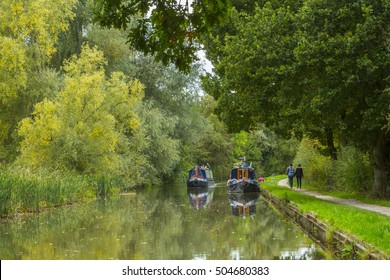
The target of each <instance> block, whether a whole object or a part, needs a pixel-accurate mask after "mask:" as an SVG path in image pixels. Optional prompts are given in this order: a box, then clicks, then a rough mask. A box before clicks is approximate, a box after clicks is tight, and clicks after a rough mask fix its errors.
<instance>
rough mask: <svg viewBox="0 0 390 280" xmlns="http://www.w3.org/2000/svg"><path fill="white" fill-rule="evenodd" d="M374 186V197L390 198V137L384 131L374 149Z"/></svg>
mask: <svg viewBox="0 0 390 280" xmlns="http://www.w3.org/2000/svg"><path fill="white" fill-rule="evenodd" d="M372 158H373V162H374V186H373V188H372V195H373V196H374V197H377V198H390V137H389V135H386V131H384V130H382V131H381V133H380V135H379V137H378V139H377V141H376V143H375V145H374V147H373V149H372Z"/></svg>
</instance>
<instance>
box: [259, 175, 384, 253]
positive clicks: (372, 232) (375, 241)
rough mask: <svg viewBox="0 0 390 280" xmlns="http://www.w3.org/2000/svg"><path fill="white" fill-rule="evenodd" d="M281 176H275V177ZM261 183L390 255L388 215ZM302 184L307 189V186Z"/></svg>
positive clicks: (276, 194) (281, 196) (338, 228)
mask: <svg viewBox="0 0 390 280" xmlns="http://www.w3.org/2000/svg"><path fill="white" fill-rule="evenodd" d="M284 178H285V176H277V177H276V181H278V180H280V179H284ZM269 182H270V181H269V180H268V183H264V184H262V186H263V187H264V188H266V189H267V190H268V191H269V192H270V193H271V194H272V195H274V196H276V197H278V198H280V199H283V200H285V201H288V202H290V203H293V204H294V205H296V206H297V207H298V208H299V209H300V210H301V211H302V212H306V213H313V214H314V215H315V216H316V217H317V218H318V219H320V220H321V221H323V222H325V223H326V224H328V225H329V226H331V227H332V228H334V229H335V230H338V231H342V232H346V233H347V234H348V235H352V236H355V237H356V238H358V239H360V240H362V241H364V242H367V243H369V244H371V245H372V246H374V247H376V248H378V249H379V250H381V251H383V252H384V253H385V254H387V255H388V256H390V243H389V240H390V217H387V216H384V215H380V214H376V213H372V212H369V211H366V210H361V209H358V208H355V207H351V206H345V205H339V204H336V203H332V202H327V201H323V200H320V199H318V198H315V197H311V196H308V195H305V194H302V193H298V192H292V191H290V190H289V189H288V188H286V187H280V186H277V185H273V184H270V183H269ZM303 187H304V188H307V189H309V188H308V187H307V186H303Z"/></svg>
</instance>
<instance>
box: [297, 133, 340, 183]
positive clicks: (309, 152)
mask: <svg viewBox="0 0 390 280" xmlns="http://www.w3.org/2000/svg"><path fill="white" fill-rule="evenodd" d="M321 149H322V147H321V145H320V143H319V141H318V140H311V139H308V138H303V139H302V141H301V143H300V145H299V147H298V152H297V154H296V156H295V159H294V162H293V164H294V167H296V166H297V165H298V164H301V165H302V168H303V170H304V172H303V173H304V178H305V180H306V182H307V183H309V184H311V185H313V186H315V187H318V188H327V187H329V178H330V175H331V169H332V162H331V160H330V158H329V157H326V156H324V155H322V154H321V153H320V150H321Z"/></svg>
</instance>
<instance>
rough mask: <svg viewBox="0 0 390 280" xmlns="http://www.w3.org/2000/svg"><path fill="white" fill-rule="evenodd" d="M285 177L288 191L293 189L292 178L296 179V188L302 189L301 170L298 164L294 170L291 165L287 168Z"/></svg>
mask: <svg viewBox="0 0 390 280" xmlns="http://www.w3.org/2000/svg"><path fill="white" fill-rule="evenodd" d="M287 176H288V184H289V186H290V189H292V187H293V183H294V177H295V178H297V188H299V189H301V188H302V177H303V169H302V167H301V165H300V164H298V166H297V168H296V169H295V170H294V167H293V165H292V163H291V164H290V166H289V167H287Z"/></svg>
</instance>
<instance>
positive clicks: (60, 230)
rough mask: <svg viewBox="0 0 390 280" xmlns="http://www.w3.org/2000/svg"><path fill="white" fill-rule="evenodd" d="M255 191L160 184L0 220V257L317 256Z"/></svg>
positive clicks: (314, 247) (306, 240)
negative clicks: (230, 191)
mask: <svg viewBox="0 0 390 280" xmlns="http://www.w3.org/2000/svg"><path fill="white" fill-rule="evenodd" d="M324 258H325V257H324V254H323V252H322V251H321V249H320V248H319V247H317V245H316V244H315V242H313V241H312V240H310V239H309V238H308V237H307V236H305V235H304V234H303V233H302V232H301V231H300V230H299V229H298V228H297V227H296V226H295V225H293V224H292V223H291V222H290V221H288V220H287V219H286V218H284V217H283V216H282V215H280V214H278V213H277V212H276V211H275V210H274V209H273V208H272V207H271V206H270V205H269V203H267V202H266V201H265V200H264V199H263V198H262V197H261V196H258V195H256V194H255V195H253V194H252V195H246V196H239V195H229V194H228V193H227V191H226V187H225V185H216V186H215V187H213V188H208V189H203V190H198V189H195V190H191V189H187V188H186V187H185V186H161V187H150V188H145V189H142V190H137V191H136V192H134V193H129V194H125V195H119V196H115V197H113V198H109V199H99V200H97V201H95V202H93V203H89V204H83V205H73V206H69V207H61V208H57V209H53V210H50V211H45V212H43V213H40V214H35V215H29V216H26V217H23V218H18V219H15V220H12V221H2V222H0V259H3V260H5V259H12V260H14V259H35V260H52V259H71V260H82V259H88V260H109V259H119V260H139V259H146V260H171V259H175V260H176V259H177V260H191V259H212V260H231V259H249V260H258V259H263V260H273V259H324Z"/></svg>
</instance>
